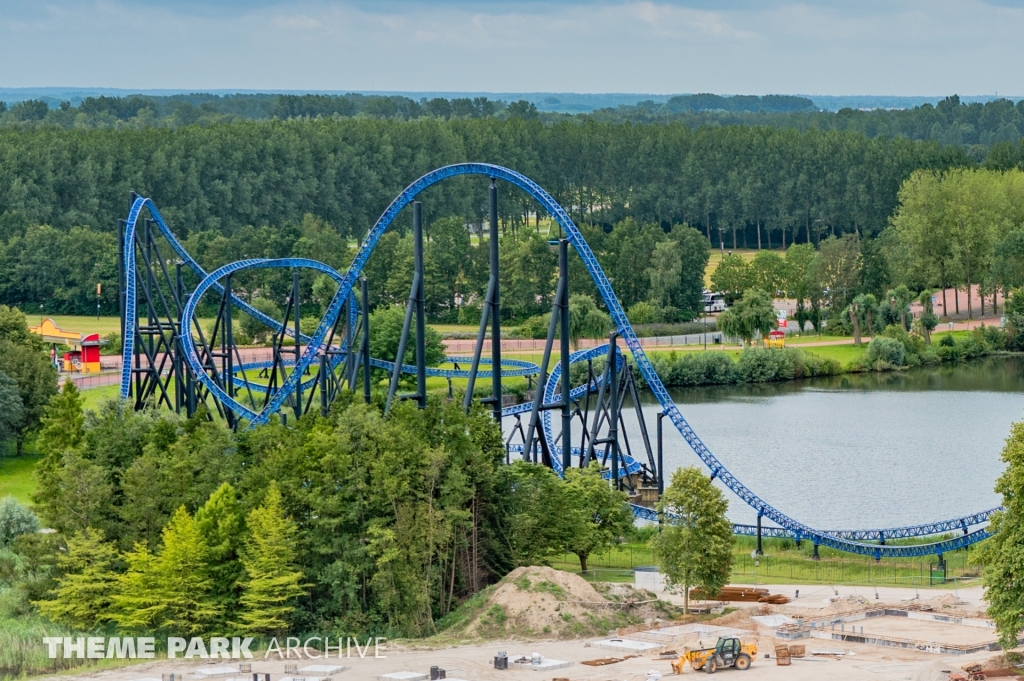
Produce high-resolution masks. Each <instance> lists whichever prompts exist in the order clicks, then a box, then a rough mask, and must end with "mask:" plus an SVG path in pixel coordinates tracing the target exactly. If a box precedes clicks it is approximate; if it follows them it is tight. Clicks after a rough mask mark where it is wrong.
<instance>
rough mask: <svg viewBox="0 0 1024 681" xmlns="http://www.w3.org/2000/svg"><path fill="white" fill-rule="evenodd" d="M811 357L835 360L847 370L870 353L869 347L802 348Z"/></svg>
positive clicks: (830, 346)
mask: <svg viewBox="0 0 1024 681" xmlns="http://www.w3.org/2000/svg"><path fill="white" fill-rule="evenodd" d="M800 349H801V350H803V351H804V352H806V353H807V354H809V355H817V356H819V357H824V358H826V359H834V360H836V361H837V362H839V364H840V365H842V367H843V368H844V369H845V368H846V367H848V366H849V365H850V363H851V362H853V361H855V360H859V359H860V358H862V357H863V356H864V354H865V353H866V352H867V351H868V346H867V345H861V346H860V347H857V346H856V345H818V346H814V347H810V348H800Z"/></svg>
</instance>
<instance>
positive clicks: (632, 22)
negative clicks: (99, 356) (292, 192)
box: [0, 0, 1024, 95]
mask: <svg viewBox="0 0 1024 681" xmlns="http://www.w3.org/2000/svg"><path fill="white" fill-rule="evenodd" d="M1022 36H1024V0H1016V1H1011V0H849V1H832V2H830V1H824V0H804V1H803V2H793V1H790V0H759V1H741V0H717V1H716V0H668V1H661V2H656V1H650V2H648V1H642V2H631V1H630V2H622V1H618V0H603V1H587V0H576V1H569V2H554V1H550V0H549V1H541V0H526V1H523V0H476V1H471V0H447V1H439V2H431V1H429V0H376V1H371V0H319V1H317V0H312V1H298V2H281V1H278V0H249V1H242V0H204V1H202V2H192V1H187V2H173V1H171V0H0V87H7V88H14V87H44V86H60V87H117V88H139V89H156V88H169V89H193V90H197V91H198V90H212V89H234V88H237V89H240V90H260V89H273V90H344V91H347V90H353V91H368V90H369V91H373V90H376V91H411V92H427V91H433V92H453V91H457V92H624V93H633V92H642V93H652V94H669V93H684V92H715V93H720V94H758V95H763V94H771V93H780V94H796V93H799V94H809V95H815V94H818V95H824V94H834V95H856V94H860V95H944V94H952V93H959V94H961V95H985V94H994V93H1000V94H1006V95H1024V37H1022Z"/></svg>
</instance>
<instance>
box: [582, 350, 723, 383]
mask: <svg viewBox="0 0 1024 681" xmlns="http://www.w3.org/2000/svg"><path fill="white" fill-rule="evenodd" d="M651 363H652V364H654V370H655V371H656V372H657V373H658V375H659V376H660V377H661V380H662V382H663V383H664V384H665V385H666V386H670V387H688V386H695V385H721V384H725V383H735V382H736V381H737V380H738V378H739V372H738V371H737V368H736V363H735V362H733V361H732V360H731V359H730V358H729V356H728V355H726V354H724V353H721V352H687V353H681V354H680V353H677V352H674V351H673V352H670V353H668V354H667V355H666V354H657V355H654V356H653V357H652V358H651ZM595 370H596V369H595Z"/></svg>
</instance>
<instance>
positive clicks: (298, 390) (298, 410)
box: [228, 269, 302, 421]
mask: <svg viewBox="0 0 1024 681" xmlns="http://www.w3.org/2000/svg"><path fill="white" fill-rule="evenodd" d="M228 281H230V279H229V280H228ZM292 303H293V304H292V311H293V312H294V313H295V366H293V367H292V372H293V373H294V372H295V371H298V366H299V358H300V357H302V347H301V346H302V340H301V338H302V336H301V335H300V322H301V319H302V305H300V304H299V270H298V269H293V270H292ZM230 304H231V299H230V298H228V305H230ZM282 340H284V337H283V336H282ZM301 416H302V376H301V375H300V376H299V381H298V383H296V385H295V420H296V421H298V420H299V418H300V417H301Z"/></svg>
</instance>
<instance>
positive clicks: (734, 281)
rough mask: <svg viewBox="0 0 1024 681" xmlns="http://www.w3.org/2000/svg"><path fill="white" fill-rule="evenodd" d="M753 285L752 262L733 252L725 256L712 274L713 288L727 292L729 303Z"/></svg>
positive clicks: (726, 296)
mask: <svg viewBox="0 0 1024 681" xmlns="http://www.w3.org/2000/svg"><path fill="white" fill-rule="evenodd" d="M753 285H754V274H753V272H752V271H751V268H750V263H748V262H747V261H746V260H744V259H743V258H742V257H741V256H739V255H734V254H732V253H730V254H729V255H726V256H725V257H723V258H722V261H721V262H720V263H718V267H716V268H715V271H714V272H712V274H711V288H713V289H714V290H715V291H717V292H719V293H723V294H725V299H726V301H727V302H728V303H732V302H733V301H735V300H736V299H737V298H739V297H740V296H741V295H743V292H744V291H746V290H747V289H749V288H750V287H751V286H753Z"/></svg>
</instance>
